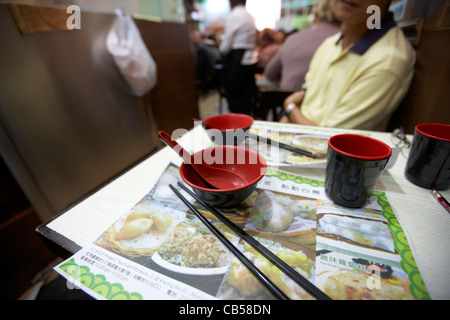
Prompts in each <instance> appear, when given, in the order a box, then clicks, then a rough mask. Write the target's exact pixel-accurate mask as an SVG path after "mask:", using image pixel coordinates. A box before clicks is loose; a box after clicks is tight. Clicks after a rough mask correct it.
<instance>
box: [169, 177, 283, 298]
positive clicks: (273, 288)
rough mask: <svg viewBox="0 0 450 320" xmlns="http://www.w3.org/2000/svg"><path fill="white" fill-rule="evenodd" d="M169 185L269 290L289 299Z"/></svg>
mask: <svg viewBox="0 0 450 320" xmlns="http://www.w3.org/2000/svg"><path fill="white" fill-rule="evenodd" d="M169 187H170V188H171V189H172V190H173V192H175V194H176V195H177V196H178V197H179V198H180V199H181V200H182V201H183V202H184V204H185V205H187V206H188V208H189V209H190V210H191V211H192V212H193V213H194V214H195V215H196V216H197V218H199V219H200V220H201V221H202V222H203V223H204V224H205V225H206V226H207V227H208V229H209V230H210V231H211V232H212V233H213V234H214V235H215V236H216V237H217V238H219V240H220V241H221V242H222V243H223V244H224V245H225V246H226V247H227V248H228V249H229V250H230V251H231V252H233V253H234V254H235V255H236V257H237V258H238V259H239V260H240V261H241V262H242V263H243V264H244V265H245V266H246V267H247V268H249V269H250V271H251V272H252V273H253V274H254V275H255V276H256V277H257V278H258V279H259V280H260V281H261V282H262V283H263V284H264V286H265V287H266V288H267V289H269V291H270V292H271V293H272V294H273V295H274V296H275V297H277V298H278V299H280V300H289V297H288V296H286V295H285V294H284V293H283V291H281V290H280V289H279V288H278V287H277V286H276V285H275V284H274V283H273V282H272V281H271V280H270V279H269V278H268V277H266V275H265V274H264V273H262V272H261V271H260V270H259V269H258V268H257V267H256V266H255V265H254V264H253V263H252V262H251V261H250V260H249V259H247V257H246V256H244V255H243V254H242V253H241V252H240V251H239V249H237V248H236V247H235V246H234V245H233V244H232V243H231V242H230V241H229V240H228V239H227V238H225V236H224V235H223V234H222V233H221V232H220V231H219V230H217V229H216V227H214V226H213V225H212V224H211V222H209V221H208V220H207V219H206V218H205V217H204V216H203V215H202V214H201V213H200V212H198V210H197V209H195V208H194V206H193V205H192V204H191V203H190V202H189V201H188V200H187V199H186V198H185V197H184V196H183V195H182V194H181V193H180V192H179V191H178V190H177V189H175V187H174V186H173V185H171V184H170V185H169Z"/></svg>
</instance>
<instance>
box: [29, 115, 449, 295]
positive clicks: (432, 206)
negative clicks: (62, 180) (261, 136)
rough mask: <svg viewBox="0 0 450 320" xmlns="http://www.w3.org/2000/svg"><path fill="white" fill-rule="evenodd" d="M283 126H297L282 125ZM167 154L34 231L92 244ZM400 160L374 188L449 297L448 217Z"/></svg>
mask: <svg viewBox="0 0 450 320" xmlns="http://www.w3.org/2000/svg"><path fill="white" fill-rule="evenodd" d="M255 123H258V121H256V122H255ZM261 123H262V122H261ZM264 124H267V122H264ZM269 124H270V123H269ZM273 125H274V126H276V125H279V124H275V123H273ZM287 126H292V127H297V128H298V127H301V126H295V125H284V127H287ZM323 130H326V129H325V128H324V129H323ZM332 130H333V131H334V132H340V130H336V129H332ZM341 131H342V130H341ZM342 132H344V131H342ZM345 132H347V133H348V132H353V133H362V134H368V135H370V136H371V137H374V138H377V139H380V140H382V141H384V142H386V143H387V144H389V145H391V146H393V144H392V141H391V134H390V133H385V132H374V131H359V130H345ZM178 133H179V134H182V133H185V134H184V135H183V136H182V137H181V138H180V139H179V142H180V143H181V144H182V145H183V147H185V148H186V149H191V150H194V149H196V150H198V149H201V148H204V147H206V146H208V145H210V143H211V142H210V140H209V139H208V137H207V136H206V134H205V132H204V130H203V129H202V128H201V127H199V126H198V127H196V128H194V129H193V130H190V131H187V130H185V131H184V132H183V131H180V132H178ZM179 134H177V136H180V135H179ZM410 138H411V137H410ZM173 156H174V152H173V151H172V150H171V149H169V148H168V147H165V148H164V149H162V150H160V151H159V152H157V153H156V154H154V155H152V156H151V157H149V158H148V159H146V160H144V161H143V162H141V163H140V164H138V165H137V166H135V167H134V168H132V169H130V170H129V171H128V172H126V173H125V174H123V175H121V176H120V177H118V178H117V179H115V180H114V181H112V182H111V183H109V184H108V185H106V186H105V187H103V188H102V189H100V190H99V191H97V192H95V193H94V194H92V195H91V196H89V197H88V198H87V199H84V200H83V201H82V202H80V203H78V204H77V205H75V206H74V207H72V208H70V209H69V210H67V211H65V212H64V213H62V214H61V215H59V216H58V217H56V218H55V219H53V220H52V221H50V222H48V223H45V224H43V225H42V226H40V227H39V228H38V230H37V231H38V232H39V233H41V234H42V235H44V236H45V237H47V238H48V239H50V240H51V241H53V242H54V243H56V244H58V245H59V246H62V247H64V248H65V249H67V250H69V251H70V252H72V253H74V252H76V251H77V250H78V249H80V248H81V247H83V246H85V245H86V244H89V243H91V242H92V241H94V240H95V239H96V238H97V237H98V236H99V235H101V234H102V232H103V231H104V230H106V229H107V228H108V227H109V226H110V225H111V224H113V223H114V222H115V221H116V220H117V219H118V218H119V217H120V216H121V215H122V214H123V213H124V212H126V211H127V210H128V209H130V208H131V207H133V206H134V205H135V204H136V203H137V202H138V201H139V200H141V199H142V198H143V197H144V196H145V195H146V194H147V193H148V192H149V191H150V190H151V188H152V187H153V185H154V184H155V183H156V182H157V180H158V178H159V176H160V175H161V174H162V172H163V170H164V169H165V167H166V166H167V164H168V163H169V162H170V161H171V160H172V159H173ZM406 156H407V153H406V152H402V153H401V154H399V156H398V158H397V160H396V162H395V165H394V166H393V167H392V168H390V169H389V170H386V171H385V172H384V173H383V175H382V176H381V178H380V180H379V182H378V185H377V189H378V190H382V191H386V193H387V195H388V198H389V200H390V202H391V206H392V207H393V209H394V211H395V214H396V216H397V219H398V220H399V222H400V224H401V225H402V227H403V229H404V231H405V233H406V234H407V236H408V240H409V242H410V245H411V248H412V250H413V252H414V256H415V258H416V262H417V265H418V267H419V269H420V271H421V274H422V277H423V278H424V280H425V282H426V284H427V287H428V290H429V292H430V294H431V296H432V297H433V299H450V268H448V266H450V250H449V249H450V232H449V230H450V214H449V213H448V212H447V211H446V210H445V209H444V208H443V207H442V206H441V205H440V203H439V202H438V201H437V200H436V199H435V198H434V197H433V196H432V194H431V192H430V190H428V189H424V188H421V187H419V186H416V185H414V184H412V183H411V182H409V181H408V180H407V179H406V178H405V175H404V168H405V165H406V161H407V158H406ZM281 169H282V170H285V171H290V172H293V173H295V174H298V175H301V176H304V177H307V178H312V179H317V180H322V181H323V180H324V178H325V177H324V176H325V169H324V168H301V167H292V166H285V167H282V168H281ZM441 194H442V195H443V196H444V197H446V198H447V199H450V190H446V191H442V192H441Z"/></svg>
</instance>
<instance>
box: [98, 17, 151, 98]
mask: <svg viewBox="0 0 450 320" xmlns="http://www.w3.org/2000/svg"><path fill="white" fill-rule="evenodd" d="M115 12H116V14H117V18H116V19H115V21H114V23H113V25H112V26H111V29H110V30H109V33H108V36H107V38H106V47H107V49H108V52H109V53H110V54H111V55H112V56H113V58H114V61H115V63H116V65H117V67H118V68H119V70H120V72H121V74H122V75H123V76H124V77H125V79H126V80H127V82H128V84H129V85H130V87H131V88H132V89H133V92H134V93H135V94H136V95H137V96H143V95H144V94H146V93H147V92H149V91H150V90H151V89H153V87H154V86H155V85H156V82H157V67H156V63H155V61H154V60H153V57H152V56H151V54H150V52H149V50H148V49H147V47H146V45H145V43H144V41H143V40H142V37H141V34H140V32H139V29H138V28H137V26H136V24H135V23H134V21H133V19H132V18H131V16H130V15H129V14H127V13H126V12H124V11H123V10H122V9H116V10H115Z"/></svg>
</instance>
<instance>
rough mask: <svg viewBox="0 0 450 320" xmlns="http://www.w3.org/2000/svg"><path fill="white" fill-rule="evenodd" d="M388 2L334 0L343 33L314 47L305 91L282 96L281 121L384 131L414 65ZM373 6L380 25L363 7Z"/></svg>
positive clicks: (406, 85) (411, 55)
mask: <svg viewBox="0 0 450 320" xmlns="http://www.w3.org/2000/svg"><path fill="white" fill-rule="evenodd" d="M390 3H391V0H334V4H333V9H334V12H335V14H336V17H337V18H338V19H339V20H340V21H341V22H342V26H341V31H342V32H341V33H339V34H336V35H334V36H331V37H330V38H328V39H326V40H325V41H324V42H323V43H322V45H321V46H320V47H319V48H318V49H317V51H316V53H315V55H314V57H313V59H312V61H311V64H310V67H309V71H308V73H307V75H306V78H305V85H304V90H302V91H298V92H295V93H294V94H292V95H291V96H289V97H288V98H287V99H286V100H285V102H284V106H285V111H284V113H285V116H284V117H282V119H281V120H280V121H282V122H288V121H290V122H294V123H298V124H305V125H318V126H323V127H335V128H352V129H366V130H379V131H384V130H386V127H387V123H388V121H389V118H390V116H391V115H392V113H393V112H394V110H395V109H396V108H397V107H398V105H399V103H400V102H401V100H402V99H403V97H404V96H405V94H406V92H407V91H408V88H409V85H410V83H411V80H412V77H413V73H414V64H415V52H414V49H413V48H412V46H411V45H410V43H409V42H408V40H407V39H406V38H405V36H404V35H403V32H402V30H401V29H399V28H398V27H397V26H396V24H395V21H394V20H393V17H392V14H391V13H389V6H390ZM371 5H375V6H377V7H378V8H379V9H380V11H379V12H380V18H381V20H380V21H379V22H380V23H379V27H380V28H379V29H378V28H373V29H371V28H369V27H370V26H371V24H370V23H369V22H368V21H369V20H371V19H370V18H371V13H367V11H368V10H367V8H368V7H369V6H371ZM371 8H373V7H371ZM369 9H370V8H369ZM369 12H370V10H369ZM371 22H373V21H371Z"/></svg>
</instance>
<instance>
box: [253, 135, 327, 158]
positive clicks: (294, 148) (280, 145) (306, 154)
mask: <svg viewBox="0 0 450 320" xmlns="http://www.w3.org/2000/svg"><path fill="white" fill-rule="evenodd" d="M249 137H250V138H252V139H255V140H256V141H263V142H265V143H267V144H270V145H274V146H277V147H278V148H282V149H286V150H289V151H293V152H296V153H299V154H302V155H304V156H307V157H311V158H313V159H318V158H319V157H318V155H317V154H315V153H312V152H310V151H307V150H303V149H300V148H297V147H293V146H291V145H289V144H285V143H282V142H277V141H273V140H271V139H269V138H266V137H261V136H257V135H255V134H253V133H250V134H249Z"/></svg>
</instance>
